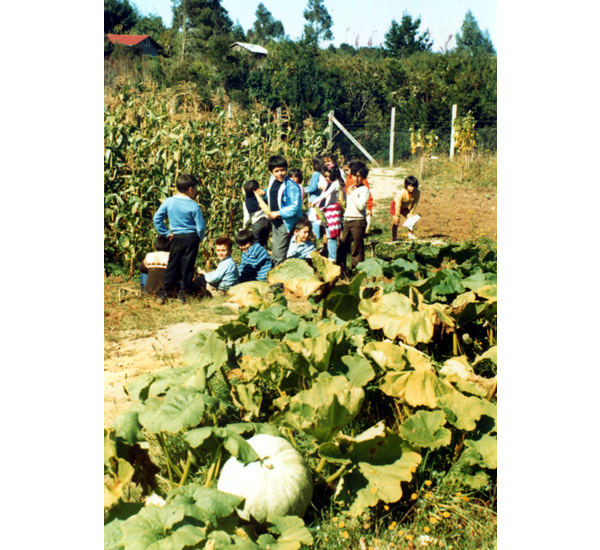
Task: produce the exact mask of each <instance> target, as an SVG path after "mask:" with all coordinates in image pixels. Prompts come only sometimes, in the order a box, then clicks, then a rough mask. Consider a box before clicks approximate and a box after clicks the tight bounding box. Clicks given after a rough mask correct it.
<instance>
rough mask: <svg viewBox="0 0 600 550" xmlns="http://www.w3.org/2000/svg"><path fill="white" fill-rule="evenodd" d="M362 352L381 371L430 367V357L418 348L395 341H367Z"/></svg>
mask: <svg viewBox="0 0 600 550" xmlns="http://www.w3.org/2000/svg"><path fill="white" fill-rule="evenodd" d="M363 353H364V354H365V355H367V356H369V357H370V358H371V359H373V361H375V363H376V364H377V365H378V366H379V368H380V369H382V370H383V371H388V370H394V371H402V370H405V369H407V368H411V369H415V370H416V369H421V368H424V369H431V368H432V365H431V359H430V358H429V357H428V356H427V355H425V354H424V353H422V352H420V351H419V350H417V349H415V348H413V347H410V346H407V345H405V344H402V343H400V344H397V343H395V342H369V343H368V344H367V345H366V346H365V347H364V348H363Z"/></svg>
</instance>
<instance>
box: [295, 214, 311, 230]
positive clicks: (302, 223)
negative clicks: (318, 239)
mask: <svg viewBox="0 0 600 550" xmlns="http://www.w3.org/2000/svg"><path fill="white" fill-rule="evenodd" d="M305 227H308V228H309V229H312V224H311V223H310V221H309V219H308V217H306V216H302V217H301V218H300V219H299V220H298V221H297V222H296V225H295V226H294V231H302V229H304V228H305Z"/></svg>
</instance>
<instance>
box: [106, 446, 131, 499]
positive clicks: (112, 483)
mask: <svg viewBox="0 0 600 550" xmlns="http://www.w3.org/2000/svg"><path fill="white" fill-rule="evenodd" d="M105 454H106V453H105ZM114 460H115V461H116V463H117V465H116V468H114V469H113V470H116V471H115V472H114V474H113V475H112V476H106V477H112V480H107V481H105V482H104V507H105V508H108V507H110V506H112V505H113V504H115V503H116V502H117V501H118V500H119V499H120V498H121V497H122V496H123V488H124V487H125V485H126V484H127V483H129V482H130V481H131V478H132V477H133V474H134V472H135V470H134V468H133V466H132V465H131V464H129V462H127V461H126V460H124V459H123V458H115V459H114Z"/></svg>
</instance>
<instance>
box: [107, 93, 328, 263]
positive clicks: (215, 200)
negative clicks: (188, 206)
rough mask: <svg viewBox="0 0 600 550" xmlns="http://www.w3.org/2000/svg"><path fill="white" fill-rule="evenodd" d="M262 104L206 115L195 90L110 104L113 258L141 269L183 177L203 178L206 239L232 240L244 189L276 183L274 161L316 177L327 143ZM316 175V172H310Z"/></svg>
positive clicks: (123, 96) (121, 98)
mask: <svg viewBox="0 0 600 550" xmlns="http://www.w3.org/2000/svg"><path fill="white" fill-rule="evenodd" d="M290 119H291V117H290V113H289V112H286V113H285V114H284V116H283V117H282V118H280V119H278V120H276V119H275V117H274V115H273V114H272V113H271V112H270V111H268V110H267V109H265V108H263V107H262V106H260V105H257V106H255V108H254V109H252V110H251V111H247V112H246V111H242V112H236V116H235V118H228V116H227V113H226V111H225V110H223V109H222V108H221V107H216V108H215V109H214V110H213V111H212V112H202V111H200V110H199V109H198V102H197V101H196V100H195V99H194V92H193V90H191V89H190V88H189V86H188V87H183V88H180V89H176V90H172V91H170V92H168V93H167V92H161V93H160V94H159V93H157V92H156V90H154V89H144V88H140V89H137V90H135V93H134V92H132V90H131V89H130V88H127V87H123V88H122V89H121V90H120V91H119V92H118V93H116V94H111V95H110V97H108V98H107V100H106V109H105V118H104V150H105V153H104V251H105V260H108V261H112V262H115V263H122V264H123V263H124V264H126V265H128V266H129V270H130V273H131V274H133V271H134V269H135V264H136V262H137V261H140V260H141V259H142V257H143V256H144V254H145V253H146V252H147V251H149V250H150V249H151V247H152V241H153V239H154V237H155V235H156V233H155V231H154V225H153V221H152V217H153V215H154V213H155V212H156V210H157V209H158V207H159V206H160V204H161V202H162V201H164V200H165V199H166V198H167V197H168V196H170V195H172V194H173V193H175V192H176V187H175V183H176V181H177V177H178V176H179V175H180V174H184V173H191V174H194V175H196V176H197V177H198V178H199V180H200V182H201V187H200V189H199V193H198V197H197V200H198V201H199V203H200V206H201V208H202V212H203V214H204V218H205V220H206V224H207V231H206V239H207V240H208V241H209V242H210V240H211V239H214V238H216V237H218V236H220V235H232V234H233V232H234V231H235V230H236V229H237V228H239V226H240V223H241V219H242V202H243V201H244V198H245V197H244V193H243V185H244V183H245V182H246V181H247V180H248V179H256V180H258V181H259V182H260V183H261V185H262V186H266V184H267V182H268V176H269V173H268V169H267V160H268V158H269V157H270V156H271V155H274V154H282V155H283V156H284V157H285V158H286V159H287V160H288V163H289V164H290V166H294V167H299V168H301V169H304V170H305V171H308V170H309V169H310V168H311V164H310V162H311V159H312V157H313V156H314V155H315V154H317V153H319V152H320V151H321V150H322V149H323V147H324V137H323V135H322V133H321V132H319V130H318V128H317V127H316V125H315V123H314V122H313V121H312V120H307V121H305V123H304V125H303V127H302V128H295V127H292V126H291V124H290ZM306 173H308V172H306Z"/></svg>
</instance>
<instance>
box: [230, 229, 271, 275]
mask: <svg viewBox="0 0 600 550" xmlns="http://www.w3.org/2000/svg"><path fill="white" fill-rule="evenodd" d="M235 242H236V244H237V245H238V247H239V249H240V250H241V251H242V261H241V262H240V265H239V267H238V271H239V274H240V283H245V282H246V281H266V280H267V273H268V272H269V271H270V270H271V268H272V267H273V263H272V262H271V256H269V254H267V251H266V250H265V249H264V248H263V247H262V246H261V245H260V244H259V243H257V242H255V240H254V235H253V234H252V233H251V232H250V231H248V230H247V229H242V230H241V231H239V232H238V234H237V235H236V236H235Z"/></svg>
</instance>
